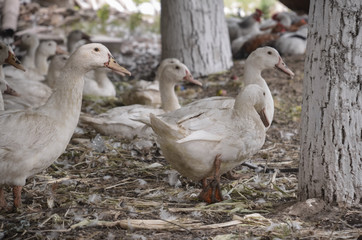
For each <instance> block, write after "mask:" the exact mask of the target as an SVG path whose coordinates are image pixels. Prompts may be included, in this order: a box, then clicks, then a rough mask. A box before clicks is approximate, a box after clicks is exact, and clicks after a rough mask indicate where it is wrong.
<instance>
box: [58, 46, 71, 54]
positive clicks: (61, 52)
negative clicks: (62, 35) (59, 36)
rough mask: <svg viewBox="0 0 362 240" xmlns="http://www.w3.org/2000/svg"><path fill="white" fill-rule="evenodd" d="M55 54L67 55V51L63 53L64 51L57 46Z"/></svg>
mask: <svg viewBox="0 0 362 240" xmlns="http://www.w3.org/2000/svg"><path fill="white" fill-rule="evenodd" d="M55 54H58V55H60V54H67V55H68V54H69V53H68V52H67V51H64V49H63V48H61V47H60V46H58V45H57V48H56V50H55Z"/></svg>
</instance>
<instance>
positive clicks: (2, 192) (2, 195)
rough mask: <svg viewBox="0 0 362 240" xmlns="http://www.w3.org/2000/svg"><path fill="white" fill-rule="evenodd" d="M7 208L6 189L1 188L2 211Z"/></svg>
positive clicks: (0, 203)
mask: <svg viewBox="0 0 362 240" xmlns="http://www.w3.org/2000/svg"><path fill="white" fill-rule="evenodd" d="M6 207H7V205H6V201H5V194H4V189H3V188H2V187H1V188H0V209H5V208H6Z"/></svg>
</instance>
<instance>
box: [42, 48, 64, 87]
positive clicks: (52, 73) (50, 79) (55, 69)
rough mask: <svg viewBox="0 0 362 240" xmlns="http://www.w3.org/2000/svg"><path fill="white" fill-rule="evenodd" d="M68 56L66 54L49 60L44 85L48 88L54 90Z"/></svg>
mask: <svg viewBox="0 0 362 240" xmlns="http://www.w3.org/2000/svg"><path fill="white" fill-rule="evenodd" d="M68 58H69V56H68V55H66V54H60V55H55V56H53V57H52V58H51V60H50V63H49V68H48V74H47V76H46V81H45V82H46V84H47V85H48V86H49V87H50V88H54V86H55V83H56V81H57V79H58V78H59V76H60V75H61V74H62V68H63V67H64V66H65V64H66V63H67V61H68Z"/></svg>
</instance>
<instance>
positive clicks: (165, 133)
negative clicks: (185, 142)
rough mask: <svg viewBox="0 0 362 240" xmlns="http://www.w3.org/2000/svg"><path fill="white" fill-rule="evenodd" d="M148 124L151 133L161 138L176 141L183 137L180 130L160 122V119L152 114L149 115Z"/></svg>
mask: <svg viewBox="0 0 362 240" xmlns="http://www.w3.org/2000/svg"><path fill="white" fill-rule="evenodd" d="M150 122H151V127H152V129H153V131H154V132H155V133H156V134H157V135H158V136H160V137H161V138H163V137H166V138H170V139H174V140H178V139H181V138H184V137H185V135H184V133H183V131H182V129H179V128H178V127H177V126H173V125H170V124H168V123H166V122H164V121H162V120H161V119H160V118H158V117H157V116H156V115H154V114H152V113H151V114H150Z"/></svg>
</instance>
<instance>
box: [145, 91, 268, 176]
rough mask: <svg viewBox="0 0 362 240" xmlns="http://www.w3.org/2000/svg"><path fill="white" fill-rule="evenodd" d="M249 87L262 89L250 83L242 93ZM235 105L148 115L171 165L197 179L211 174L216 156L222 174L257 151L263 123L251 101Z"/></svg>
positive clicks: (261, 144)
mask: <svg viewBox="0 0 362 240" xmlns="http://www.w3.org/2000/svg"><path fill="white" fill-rule="evenodd" d="M250 88H257V89H259V90H258V91H260V92H261V91H263V90H262V89H261V88H260V87H259V86H257V85H255V84H252V85H250V86H248V87H246V88H245V90H244V91H243V92H245V91H248V90H249V89H250ZM244 95H245V94H244ZM264 96H265V95H264ZM238 97H239V96H238ZM244 99H245V97H244ZM235 105H236V104H234V107H232V108H223V107H219V108H212V109H200V110H199V111H195V112H194V113H193V114H189V115H188V116H184V117H181V118H180V117H179V116H180V114H178V111H179V110H176V111H174V112H170V113H166V114H163V115H161V116H155V115H151V116H150V118H151V126H152V129H153V130H154V131H155V133H156V134H157V136H158V137H157V142H158V143H159V145H160V147H161V150H162V153H163V155H164V157H165V159H166V160H167V161H168V162H169V163H170V164H171V166H172V167H173V168H174V169H176V170H177V171H179V172H180V173H181V174H182V175H183V176H185V177H188V178H190V179H192V180H195V181H198V180H201V179H204V178H206V177H209V176H211V175H212V172H213V162H214V160H215V157H216V156H217V155H220V158H221V159H222V162H221V166H220V174H222V173H225V172H227V171H229V170H231V169H233V168H234V167H236V166H237V165H239V164H240V163H241V162H242V161H244V160H246V159H247V158H248V157H249V156H251V155H252V154H254V153H255V152H256V151H258V150H259V149H260V148H261V147H262V146H263V144H264V141H265V126H264V124H263V122H262V121H261V120H260V116H259V115H258V113H257V112H256V111H255V110H253V108H252V106H250V104H244V106H241V104H237V107H235ZM186 107H188V106H186ZM236 108H239V109H236ZM182 109H183V108H180V110H182Z"/></svg>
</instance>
